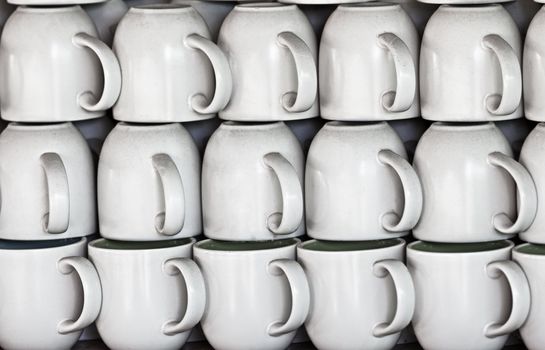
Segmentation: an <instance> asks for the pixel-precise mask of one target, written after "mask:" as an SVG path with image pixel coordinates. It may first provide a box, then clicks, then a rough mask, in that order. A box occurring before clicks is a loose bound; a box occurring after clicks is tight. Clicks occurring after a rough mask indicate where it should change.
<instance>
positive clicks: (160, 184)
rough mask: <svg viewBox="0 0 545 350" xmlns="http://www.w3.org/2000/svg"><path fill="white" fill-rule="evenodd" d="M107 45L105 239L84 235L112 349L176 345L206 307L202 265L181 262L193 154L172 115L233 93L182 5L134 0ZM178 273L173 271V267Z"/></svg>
mask: <svg viewBox="0 0 545 350" xmlns="http://www.w3.org/2000/svg"><path fill="white" fill-rule="evenodd" d="M113 50H114V52H115V54H116V55H117V57H118V60H119V64H120V67H121V73H122V86H123V88H122V89H121V93H120V96H119V99H118V101H117V103H116V104H115V106H114V108H113V116H114V118H115V119H116V120H118V121H120V122H119V123H118V124H117V125H116V126H115V128H114V129H113V130H112V132H111V133H110V134H109V135H108V137H107V138H106V140H105V142H104V145H103V148H102V152H101V155H100V160H99V165H98V180H97V187H98V188H97V190H98V214H99V225H100V232H101V234H102V236H103V237H104V238H103V239H99V240H96V241H93V242H91V243H90V244H89V258H90V260H91V262H92V263H93V265H94V269H95V270H96V271H97V272H98V276H99V277H100V282H101V284H102V288H101V289H100V290H98V291H95V292H94V293H95V294H97V293H98V294H99V295H102V300H103V301H102V309H101V312H100V314H99V315H98V317H97V319H96V325H97V329H98V332H99V334H100V336H101V338H102V340H103V341H104V342H105V343H106V345H107V346H108V347H109V348H112V349H129V348H130V349H178V348H180V347H181V346H183V344H184V343H185V342H186V340H187V339H188V337H189V335H190V332H191V330H192V329H193V327H194V326H195V325H196V324H197V323H198V322H199V320H200V319H201V316H202V314H203V312H204V306H205V291H204V281H203V278H202V274H201V272H200V271H199V268H198V267H197V265H196V264H195V263H194V262H193V261H192V260H191V257H192V249H193V244H194V243H195V241H196V240H195V239H194V238H192V237H194V236H197V235H200V234H201V233H202V216H201V158H200V155H199V151H198V149H197V146H196V145H195V142H194V141H193V139H192V137H191V135H190V134H189V133H188V131H187V130H186V128H184V126H183V125H182V124H180V123H187V122H198V121H205V120H209V119H211V118H213V117H215V116H216V114H217V112H218V111H219V110H221V109H222V108H223V107H225V105H226V103H227V102H228V100H229V97H230V95H231V89H232V84H231V74H230V69H229V64H228V61H227V58H226V57H225V55H224V54H223V53H222V51H221V50H220V49H219V48H218V46H217V45H216V44H215V43H214V42H213V41H212V40H211V35H210V31H209V29H208V27H207V25H206V23H205V21H204V20H203V18H202V17H201V16H200V15H199V14H198V12H196V10H195V9H193V8H192V7H191V6H185V5H171V4H169V5H147V6H140V7H132V8H131V9H130V10H129V11H128V12H127V14H126V15H125V16H124V17H123V18H122V20H121V21H120V22H119V24H118V26H117V29H116V32H115V36H114V39H113ZM180 275H181V276H180Z"/></svg>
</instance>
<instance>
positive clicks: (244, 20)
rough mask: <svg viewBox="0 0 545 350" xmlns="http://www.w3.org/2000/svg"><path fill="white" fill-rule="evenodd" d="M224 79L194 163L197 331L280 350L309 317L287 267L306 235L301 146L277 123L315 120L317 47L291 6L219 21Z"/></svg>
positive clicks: (241, 9) (218, 341)
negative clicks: (200, 283) (223, 99)
mask: <svg viewBox="0 0 545 350" xmlns="http://www.w3.org/2000/svg"><path fill="white" fill-rule="evenodd" d="M218 46H219V47H220V48H221V49H222V50H223V52H225V54H226V56H227V58H228V61H229V66H230V70H231V74H232V79H233V90H232V94H231V98H230V101H229V103H228V104H227V105H226V107H225V108H224V109H223V110H222V111H220V113H219V116H220V118H221V119H224V120H226V121H225V122H223V123H222V124H221V125H220V126H219V128H218V129H217V130H216V131H215V133H214V134H213V135H212V136H211V138H210V140H209V141H208V145H207V147H206V150H205V154H204V159H203V171H202V176H203V178H202V204H203V223H204V234H205V235H206V236H207V237H208V238H209V239H208V240H205V241H202V242H198V243H197V244H196V245H195V248H194V259H195V261H196V263H197V264H198V265H199V267H200V269H201V271H202V274H203V277H204V280H205V283H206V287H207V290H206V297H207V307H206V310H205V312H204V315H203V318H202V320H201V326H202V329H203V332H204V335H205V336H206V339H207V340H208V342H209V343H210V344H211V345H212V347H214V348H220V349H236V350H241V349H242V350H243V349H284V348H286V347H287V346H288V345H289V344H290V343H291V342H292V340H293V339H294V337H295V334H296V331H297V329H298V328H299V327H300V326H301V325H302V324H303V322H304V320H305V319H306V318H307V315H308V311H309V291H308V283H307V279H306V277H305V274H304V272H303V270H302V269H301V267H300V265H299V264H298V263H297V262H296V246H297V244H298V243H299V242H300V241H299V239H297V237H300V236H302V235H303V234H304V233H305V222H304V205H303V189H304V186H303V181H304V155H303V150H302V148H301V145H300V143H299V141H298V140H297V138H296V137H295V135H294V134H293V133H292V132H291V131H290V129H289V128H288V127H287V126H286V124H285V123H284V121H289V120H300V119H307V118H313V117H317V116H318V98H317V80H318V79H317V69H316V62H317V54H318V51H317V43H316V38H315V34H314V31H313V29H312V27H311V25H310V23H309V21H308V19H307V18H306V16H305V15H304V14H303V12H302V11H301V10H300V9H299V8H298V7H297V6H296V5H282V4H279V3H250V4H240V5H237V6H235V7H234V9H233V10H232V11H231V12H230V13H229V15H228V16H227V17H226V18H225V20H224V21H223V25H222V27H221V29H220V32H219V36H218Z"/></svg>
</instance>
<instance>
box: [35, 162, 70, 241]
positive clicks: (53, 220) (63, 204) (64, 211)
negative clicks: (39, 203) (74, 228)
mask: <svg viewBox="0 0 545 350" xmlns="http://www.w3.org/2000/svg"><path fill="white" fill-rule="evenodd" d="M40 161H41V163H42V168H43V169H44V171H45V177H46V180H47V196H48V201H49V208H48V212H46V213H45V214H44V216H43V217H42V227H43V230H44V231H45V232H47V233H63V232H66V230H68V224H69V221H70V191H69V187H68V175H66V169H65V167H64V163H63V161H62V159H61V157H60V156H59V155H58V154H57V153H53V152H48V153H44V154H42V155H41V156H40Z"/></svg>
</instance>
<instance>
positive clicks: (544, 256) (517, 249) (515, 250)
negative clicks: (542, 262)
mask: <svg viewBox="0 0 545 350" xmlns="http://www.w3.org/2000/svg"><path fill="white" fill-rule="evenodd" d="M528 246H541V247H542V248H543V250H544V253H543V254H539V253H528V252H523V251H521V249H523V248H525V247H528ZM513 255H523V256H524V257H526V258H530V259H545V245H544V244H535V243H529V242H526V243H522V244H519V245H517V246H515V247H514V248H513Z"/></svg>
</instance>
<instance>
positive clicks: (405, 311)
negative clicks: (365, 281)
mask: <svg viewBox="0 0 545 350" xmlns="http://www.w3.org/2000/svg"><path fill="white" fill-rule="evenodd" d="M373 274H374V275H375V276H377V277H379V278H385V277H386V276H388V275H390V277H392V280H393V281H394V286H395V290H396V301H397V302H396V305H397V307H396V312H395V315H394V318H393V319H392V321H391V322H390V323H386V322H384V323H379V324H377V325H376V326H375V327H373V335H374V336H375V337H384V336H387V335H390V334H395V333H399V332H401V331H402V330H403V329H405V327H407V326H408V325H409V323H410V322H411V320H412V318H413V313H414V303H415V296H414V284H413V280H412V278H411V274H410V273H409V270H408V269H407V267H406V266H405V265H404V264H403V263H402V262H401V261H399V260H382V261H378V262H376V263H375V264H374V265H373Z"/></svg>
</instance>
